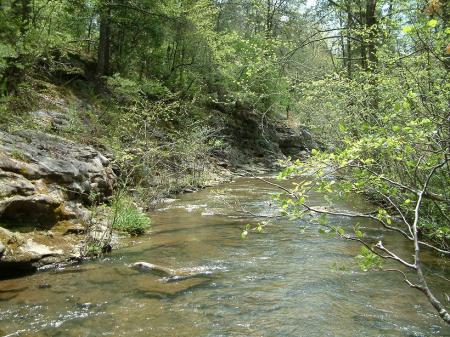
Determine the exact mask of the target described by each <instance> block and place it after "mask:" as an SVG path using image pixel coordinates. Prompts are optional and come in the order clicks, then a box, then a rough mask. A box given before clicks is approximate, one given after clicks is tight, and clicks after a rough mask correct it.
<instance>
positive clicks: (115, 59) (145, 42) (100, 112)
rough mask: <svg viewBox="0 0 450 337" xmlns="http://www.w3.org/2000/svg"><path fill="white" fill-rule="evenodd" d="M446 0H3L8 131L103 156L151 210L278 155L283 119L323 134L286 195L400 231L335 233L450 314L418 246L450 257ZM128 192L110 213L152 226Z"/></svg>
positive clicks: (294, 206)
mask: <svg viewBox="0 0 450 337" xmlns="http://www.w3.org/2000/svg"><path fill="white" fill-rule="evenodd" d="M449 6H450V5H449V4H448V3H447V2H446V1H439V0H414V1H403V0H385V1H384V0H357V1H349V0H318V1H312V2H311V1H308V2H305V1H301V0H267V1H262V0H249V1H237V2H236V1H213V0H188V1H175V0H167V1H155V0H143V1H133V0H117V1H112V0H77V1H53V0H33V1H31V0H6V1H2V2H1V4H0V8H1V16H2V20H1V21H0V99H1V102H0V103H1V104H0V122H1V127H2V129H3V130H7V131H8V132H14V131H17V130H19V129H23V128H38V129H41V130H44V131H45V132H50V133H56V134H58V135H61V136H64V137H66V138H69V139H72V140H75V141H78V142H81V143H86V144H90V145H93V146H95V147H96V148H99V149H102V150H105V151H109V152H111V153H112V154H113V157H114V158H115V159H114V165H115V171H116V172H117V174H118V175H119V177H120V179H121V181H123V182H125V184H126V187H125V189H126V193H127V197H126V199H123V200H129V197H130V196H134V197H135V198H136V199H138V200H139V201H143V200H144V201H145V202H146V205H145V206H148V205H150V204H151V201H152V200H154V199H157V198H160V197H161V196H164V195H170V194H173V193H177V192H180V191H182V190H184V189H186V188H193V189H195V188H197V187H199V186H203V185H205V184H208V182H209V181H210V180H212V179H213V178H214V175H218V174H220V171H217V169H218V167H219V166H224V167H227V166H228V165H231V164H233V163H236V162H239V161H241V160H243V159H246V160H248V159H249V158H251V157H256V158H259V159H261V158H263V159H266V161H272V162H274V161H276V159H279V158H280V157H282V156H283V154H282V153H281V151H280V149H279V148H278V145H277V146H275V145H274V144H275V141H274V139H276V133H277V131H279V129H280V128H287V127H290V128H292V129H298V128H301V129H302V130H303V131H304V133H302V134H303V135H306V134H307V135H308V137H312V138H313V139H315V141H316V145H317V146H311V147H309V148H308V147H304V148H303V151H306V152H309V153H305V152H304V153H303V155H305V154H309V155H310V158H309V159H308V160H306V161H304V160H295V159H297V158H298V157H299V155H298V153H297V154H295V157H297V158H293V160H292V161H290V162H288V163H287V165H286V169H285V170H284V171H283V172H282V173H281V174H280V178H283V177H288V176H293V175H302V174H305V173H307V174H310V175H312V176H313V180H312V181H309V182H305V183H302V184H300V185H298V186H297V187H296V188H295V189H294V190H293V191H290V190H289V191H285V192H288V194H287V196H286V198H283V200H281V202H282V207H284V208H285V209H286V210H287V211H288V212H290V213H291V214H293V215H295V216H302V215H304V214H306V213H320V214H323V215H327V214H328V215H340V216H341V215H342V216H350V217H358V218H361V221H365V220H373V221H375V222H376V223H378V224H379V225H380V226H382V227H383V228H385V229H387V230H392V231H396V232H398V233H399V234H400V235H402V236H404V237H405V238H406V239H408V240H409V241H410V242H411V251H412V253H413V254H414V257H413V258H412V259H411V258H410V257H399V256H397V255H396V254H395V246H394V247H385V246H384V244H383V241H382V240H381V241H378V242H371V241H370V240H368V239H367V238H366V237H365V234H364V232H363V230H362V229H361V228H359V227H358V228H355V229H354V230H353V231H352V232H348V230H346V229H343V228H333V230H334V231H336V233H337V234H338V235H339V236H341V237H344V238H347V239H351V240H355V241H358V242H360V243H361V244H362V245H363V246H364V247H365V250H364V254H362V255H364V256H365V257H366V259H365V260H364V261H365V262H364V263H363V265H364V268H365V269H370V268H374V269H380V268H382V267H381V264H380V261H379V260H378V259H377V258H376V256H378V257H381V258H383V259H389V260H395V261H397V262H399V263H400V265H402V266H403V267H405V268H406V269H411V270H412V271H414V272H416V275H411V274H407V273H405V271H404V270H403V269H396V271H397V272H398V273H400V274H401V277H402V278H404V279H405V281H406V283H408V285H409V286H412V287H415V288H417V289H419V290H421V291H422V292H424V293H425V295H426V296H427V297H428V298H429V299H430V302H431V303H432V305H433V306H434V307H435V308H436V309H437V311H438V312H439V314H440V316H441V317H442V318H443V319H444V320H446V321H447V322H449V321H450V317H449V315H448V313H447V312H446V310H445V308H444V305H443V304H442V303H441V302H439V301H438V300H437V298H436V297H435V295H433V293H432V291H431V290H430V289H429V287H428V286H427V283H426V271H424V269H423V267H422V263H421V254H422V252H423V251H424V250H427V251H428V250H431V251H432V252H433V254H436V255H438V256H440V257H442V260H443V261H444V262H443V263H446V261H447V260H446V259H447V257H448V254H449V240H450V219H449V215H448V214H449V213H450V188H449V187H450V186H449V180H450V173H449V171H450V170H449V155H450V151H449V139H450V134H449V133H450V128H449V124H450V122H449V121H450V115H449V111H450V109H449V98H450V95H449V91H450V86H449V69H450V58H449V57H450V44H449V43H450V40H449V39H450V27H449V16H450V8H449ZM39 109H41V110H42V109H44V110H57V111H62V112H63V113H64V115H65V116H66V117H68V121H69V122H68V123H63V125H62V126H61V125H53V124H50V125H45V126H42V125H39V124H36V122H35V120H34V119H33V118H31V117H30V115H29V112H30V111H33V110H39ZM313 147H314V149H312V148H313ZM249 149H251V151H250V150H249ZM310 150H312V151H310ZM311 190H318V191H320V192H325V193H328V194H330V196H329V200H330V201H333V198H343V197H345V196H347V195H350V194H355V193H356V194H361V195H364V196H365V197H367V198H369V199H370V200H372V201H374V202H376V204H377V205H378V206H377V208H376V210H374V213H369V214H356V213H345V214H343V213H342V212H340V211H339V210H335V209H333V208H332V205H330V208H329V209H326V210H323V209H315V208H314V205H310V204H309V203H308V193H309V192H310V191H311ZM130 205H133V202H132V201H127V202H125V203H123V202H122V201H121V202H120V203H119V204H117V205H116V206H117V209H120V210H121V213H120V214H121V215H120V216H119V217H118V218H117V219H116V222H115V224H116V227H117V228H118V229H120V230H125V231H129V232H131V233H132V234H139V233H141V232H142V231H143V230H144V229H145V228H146V226H147V225H148V221H147V220H146V219H144V218H143V217H142V214H141V212H140V210H139V208H134V207H132V208H129V207H128V206H130ZM119 206H120V207H119ZM124 209H126V210H128V211H126V212H122V211H123V210H124ZM130 221H131V222H132V223H133V225H134V226H135V227H133V226H130V225H129V223H130ZM125 223H127V225H125ZM321 223H322V224H323V225H326V222H325V220H323V221H322V220H321ZM373 254H374V255H373ZM370 261H372V262H373V263H370ZM412 277H415V278H417V280H415V279H412Z"/></svg>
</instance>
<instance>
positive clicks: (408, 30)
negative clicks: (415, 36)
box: [402, 25, 414, 34]
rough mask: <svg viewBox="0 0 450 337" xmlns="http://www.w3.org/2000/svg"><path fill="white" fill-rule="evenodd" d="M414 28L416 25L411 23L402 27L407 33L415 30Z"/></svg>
mask: <svg viewBox="0 0 450 337" xmlns="http://www.w3.org/2000/svg"><path fill="white" fill-rule="evenodd" d="M413 29H414V26H411V25H409V26H405V27H403V28H402V32H403V33H405V34H408V33H411V32H412V31H413Z"/></svg>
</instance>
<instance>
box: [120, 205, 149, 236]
mask: <svg viewBox="0 0 450 337" xmlns="http://www.w3.org/2000/svg"><path fill="white" fill-rule="evenodd" d="M112 212H113V219H112V228H113V229H115V230H117V231H120V232H125V233H128V234H130V235H142V234H144V233H145V231H146V230H147V229H149V227H150V223H151V221H150V218H149V217H148V215H147V214H145V213H144V212H143V211H141V210H140V209H139V208H138V207H137V206H136V205H135V204H134V203H133V201H132V200H131V199H130V198H125V197H122V198H119V199H116V200H115V201H114V202H113V206H112Z"/></svg>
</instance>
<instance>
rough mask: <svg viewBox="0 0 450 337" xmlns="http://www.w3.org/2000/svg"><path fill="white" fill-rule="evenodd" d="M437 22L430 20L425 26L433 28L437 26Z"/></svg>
mask: <svg viewBox="0 0 450 337" xmlns="http://www.w3.org/2000/svg"><path fill="white" fill-rule="evenodd" d="M438 23H439V21H438V20H436V19H431V20H430V21H428V23H427V26H428V27H430V28H434V27H436V26H437V25H438Z"/></svg>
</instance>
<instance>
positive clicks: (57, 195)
mask: <svg viewBox="0 0 450 337" xmlns="http://www.w3.org/2000/svg"><path fill="white" fill-rule="evenodd" d="M35 115H36V116H37V117H40V118H41V122H42V123H52V120H51V119H50V118H53V117H55V114H54V113H47V112H42V111H41V112H39V113H36V114H35ZM32 116H34V115H32ZM36 116H34V117H36ZM44 117H45V118H44ZM66 122H67V121H66V120H65V119H64V116H63V115H61V114H57V126H61V125H64V124H65V123H66ZM115 180H116V176H115V174H114V172H113V170H112V168H111V164H110V159H108V158H107V157H105V156H104V155H102V154H101V153H100V152H99V151H97V150H96V149H94V148H93V147H91V146H87V145H83V144H79V143H76V142H73V141H70V140H67V139H64V138H62V137H59V136H56V135H52V134H48V133H44V132H40V131H37V130H21V131H17V132H13V133H8V132H4V131H0V226H1V227H0V277H1V276H4V275H5V274H6V273H9V272H11V271H14V270H16V271H18V270H19V269H21V268H25V269H26V268H29V269H35V268H36V267H38V266H41V265H45V264H48V263H54V262H58V261H61V260H65V259H67V258H69V257H71V256H76V255H77V252H76V245H77V244H78V243H79V242H80V240H81V239H82V238H83V235H80V234H82V233H83V228H85V226H86V225H87V222H88V221H89V216H90V215H89V211H88V209H87V206H88V205H89V204H90V203H91V202H93V201H96V202H105V201H106V200H107V199H108V197H109V196H111V195H112V192H113V188H114V184H115Z"/></svg>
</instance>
